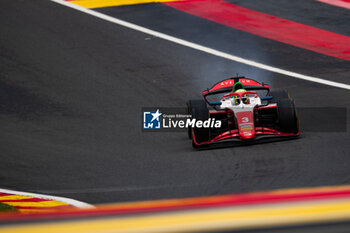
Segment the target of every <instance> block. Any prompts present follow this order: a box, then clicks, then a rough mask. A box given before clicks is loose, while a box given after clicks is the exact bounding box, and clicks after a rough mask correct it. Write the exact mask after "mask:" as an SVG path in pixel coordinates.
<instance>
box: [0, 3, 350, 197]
mask: <svg viewBox="0 0 350 233" xmlns="http://www.w3.org/2000/svg"><path fill="white" fill-rule="evenodd" d="M233 2H235V3H238V4H241V3H242V5H243V6H246V7H251V6H252V5H255V4H253V3H254V2H256V1H233ZM245 2H246V3H245ZM249 2H251V3H249ZM272 2H273V1H268V2H267V3H266V4H265V5H259V6H256V8H259V9H256V10H260V11H266V12H267V13H271V12H268V10H267V9H270V4H271V5H272V4H274V7H278V6H279V7H281V8H283V7H284V5H283V4H287V2H288V1H278V3H276V2H277V1H275V2H274V3H272ZM305 2H310V1H305ZM290 4H291V3H288V5H290ZM297 5H298V4H297V3H296V7H297ZM322 7H323V8H324V7H326V6H324V5H322ZM323 8H322V9H323ZM327 9H328V11H327V15H331V16H330V18H329V20H330V21H332V20H334V29H333V30H331V31H334V32H336V33H341V34H344V35H349V27H346V25H347V26H348V20H346V17H348V15H347V16H344V17H343V16H342V15H339V17H337V15H338V12H340V11H341V10H342V11H345V10H343V9H341V10H340V9H335V8H334V7H331V6H329V8H327ZM99 11H101V12H104V13H106V14H109V15H113V16H115V17H117V18H120V19H124V20H126V21H130V22H134V23H136V24H139V25H142V26H145V27H147V28H150V29H154V30H158V31H161V32H164V33H167V34H170V35H173V36H177V37H179V38H182V39H186V40H189V41H192V42H195V43H199V44H201V45H205V46H209V47H211V48H214V49H218V50H221V51H224V52H228V53H231V54H234V55H237V56H242V57H244V58H247V59H252V60H255V61H259V62H262V63H264V64H268V65H271V66H276V67H279V68H283V69H286V70H289V71H294V72H299V73H302V74H306V75H313V76H317V77H320V78H324V79H329V80H333V81H338V82H343V83H347V84H350V80H349V77H350V62H349V61H345V60H340V59H336V58H333V57H328V56H325V55H321V54H317V53H314V52H310V51H306V50H303V49H299V48H295V47H292V46H289V45H285V44H281V43H279V42H275V41H272V40H268V39H264V38H260V37H258V36H254V35H250V34H248V33H245V32H241V31H238V30H235V29H232V28H228V27H225V26H221V25H218V24H215V23H212V22H209V21H206V20H204V19H200V18H196V17H194V16H190V15H187V14H185V13H183V12H179V11H176V10H174V9H172V8H170V7H167V6H164V5H162V4H146V5H138V6H123V7H112V8H104V9H99ZM297 12H298V11H297ZM321 12H322V11H311V12H309V14H308V15H304V14H302V15H300V14H299V13H298V14H297V13H296V14H295V15H293V9H290V11H289V12H288V19H291V20H296V19H295V18H298V19H299V20H300V22H302V23H308V24H309V25H311V26H315V27H317V26H318V25H319V21H318V20H316V19H317V17H321V16H317V15H315V16H314V17H312V16H313V14H321ZM330 12H333V13H330ZM279 14H282V15H283V12H279ZM277 16H279V17H281V15H277ZM286 17H287V16H286ZM324 17H327V16H324ZM332 22H333V21H332ZM320 27H321V28H322V27H325V29H329V27H332V28H333V26H331V24H327V23H324V22H322V23H320ZM0 28H1V34H0V119H1V120H0V128H1V134H0V137H1V138H0V140H1V143H0V151H1V155H2V161H1V163H0V183H1V186H2V187H3V188H9V189H14V190H21V191H31V192H39V193H45V194H52V195H59V196H64V197H70V198H75V199H78V200H81V201H85V202H88V203H93V204H97V203H110V202H122V201H134V200H146V199H163V198H178V197H189V196H205V195H215V194H225V193H240V192H251V191H258V190H270V189H280V188H295V187H309V186H323V185H340V184H349V183H350V169H349V166H350V144H349V142H350V134H349V127H348V129H347V131H346V132H333V133H324V132H323V133H320V132H304V133H303V134H302V137H301V138H300V139H298V140H290V141H283V142H274V143H268V144H258V145H253V146H249V147H248V146H244V147H235V148H225V149H218V150H205V151H195V150H193V148H192V146H191V142H190V141H188V139H187V135H186V134H182V133H144V132H142V131H141V108H142V107H150V106H151V107H152V106H163V107H181V106H184V105H185V102H186V101H187V100H188V99H195V98H199V97H200V93H201V91H202V90H203V89H205V88H207V87H209V86H211V85H212V84H213V83H215V82H217V81H219V80H221V79H224V78H227V77H230V76H232V75H235V74H236V73H237V72H238V73H239V74H241V75H245V76H247V77H250V78H254V79H257V80H259V81H263V82H266V83H269V84H271V85H272V87H273V88H274V89H287V90H289V91H290V92H291V95H292V96H293V97H294V98H295V101H296V103H297V106H299V107H315V106H316V107H346V108H348V107H349V106H350V92H349V91H348V90H344V89H339V88H333V87H329V86H325V85H321V84H316V83H312V82H308V81H302V80H298V79H295V78H291V77H287V76H283V75H279V74H276V73H271V72H268V71H264V70H261V69H257V68H254V67H249V66H246V65H243V64H240V63H236V62H232V61H228V60H225V59H222V58H218V57H215V56H213V55H209V54H205V53H203V52H199V51H196V50H193V49H189V48H186V47H183V46H180V45H177V44H174V43H171V42H168V41H165V40H162V39H158V38H154V37H152V36H149V35H146V34H143V33H140V32H137V31H133V30H130V29H127V28H124V27H121V26H119V25H116V24H112V23H108V22H105V21H103V20H100V19H97V18H95V17H92V16H89V15H86V14H83V13H81V12H78V11H75V10H73V9H69V8H66V7H64V6H61V5H58V4H56V3H53V2H50V1H47V0H36V1H25V0H22V1H21V0H11V1H9V0H2V1H1V2H0ZM315 117H320V118H322V117H323V116H315ZM349 118H350V114H349V112H348V115H347V120H348V122H349ZM301 120H302V119H301ZM329 120H330V121H331V120H332V119H329ZM302 124H303V123H302ZM304 124H307V122H306V123H305V122H304Z"/></svg>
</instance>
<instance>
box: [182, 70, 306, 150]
mask: <svg viewBox="0 0 350 233" xmlns="http://www.w3.org/2000/svg"><path fill="white" fill-rule="evenodd" d="M202 95H203V97H204V99H201V100H189V101H188V102H187V112H188V114H189V115H191V117H192V118H191V120H193V121H201V122H200V124H197V122H194V124H192V126H193V127H189V128H188V136H189V138H190V139H192V145H193V147H195V148H202V147H206V146H209V145H213V144H219V143H220V144H221V143H232V142H239V143H248V142H254V141H257V140H260V139H271V138H281V137H285V138H286V137H297V136H299V135H300V127H299V119H298V115H297V112H296V109H295V104H294V100H293V99H291V98H290V96H289V93H288V92H287V91H285V90H282V91H271V92H270V87H269V85H267V84H264V83H259V82H257V81H255V80H253V79H248V78H245V77H235V78H229V79H226V80H223V81H221V82H218V83H216V84H215V85H214V86H213V87H211V88H210V89H207V90H205V91H203V93H202ZM218 95H219V99H218ZM213 98H214V99H213ZM208 121H210V122H209V123H208ZM203 122H204V124H203ZM205 122H207V123H208V124H207V125H206V124H205ZM210 123H212V124H210ZM214 123H215V124H214ZM205 125H206V126H207V127H204V126H205ZM215 126H216V127H215Z"/></svg>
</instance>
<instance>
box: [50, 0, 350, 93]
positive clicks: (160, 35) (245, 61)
mask: <svg viewBox="0 0 350 233" xmlns="http://www.w3.org/2000/svg"><path fill="white" fill-rule="evenodd" d="M51 1H53V2H56V3H58V4H61V5H64V6H67V7H70V8H73V9H75V10H78V11H81V12H84V13H86V14H89V15H93V16H95V17H97V18H100V19H103V20H106V21H109V22H111V23H115V24H119V25H121V26H124V27H127V28H130V29H133V30H136V31H140V32H143V33H146V34H149V35H152V36H155V37H158V38H162V39H164V40H168V41H171V42H174V43H176V44H180V45H183V46H186V47H190V48H192V49H196V50H199V51H202V52H205V53H209V54H212V55H215V56H218V57H222V58H226V59H228V60H232V61H235V62H239V63H243V64H246V65H249V66H253V67H257V68H260V69H264V70H268V71H271V72H275V73H279V74H283V75H287V76H290V77H293V78H298V79H303V80H307V81H310V82H315V83H320V84H324V85H328V86H333V87H338V88H343V89H347V90H350V85H348V84H344V83H338V82H334V81H329V80H326V79H321V78H317V77H312V76H307V75H303V74H299V73H295V72H291V71H287V70H283V69H280V68H276V67H273V66H269V65H264V64H261V63H259V62H255V61H251V60H248V59H244V58H241V57H238V56H234V55H231V54H228V53H224V52H221V51H218V50H215V49H211V48H208V47H205V46H202V45H198V44H195V43H192V42H189V41H186V40H182V39H179V38H176V37H173V36H169V35H167V34H164V33H161V32H157V31H153V30H150V29H148V28H144V27H141V26H138V25H136V24H132V23H129V22H126V21H123V20H120V19H117V18H114V17H111V16H108V15H105V14H102V13H100V12H97V11H93V10H90V9H86V8H83V7H80V6H78V5H75V4H73V3H70V2H66V1H64V0H51Z"/></svg>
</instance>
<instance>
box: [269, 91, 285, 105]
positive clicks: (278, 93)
mask: <svg viewBox="0 0 350 233" xmlns="http://www.w3.org/2000/svg"><path fill="white" fill-rule="evenodd" d="M270 96H272V97H273V99H272V100H271V102H272V103H277V101H278V100H280V99H290V95H289V92H288V91H287V90H278V91H271V92H270Z"/></svg>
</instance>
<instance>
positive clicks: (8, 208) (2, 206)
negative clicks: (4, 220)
mask: <svg viewBox="0 0 350 233" xmlns="http://www.w3.org/2000/svg"><path fill="white" fill-rule="evenodd" d="M4 211H18V210H17V209H16V208H15V207H13V206H10V205H6V204H4V203H1V202H0V212H4Z"/></svg>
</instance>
